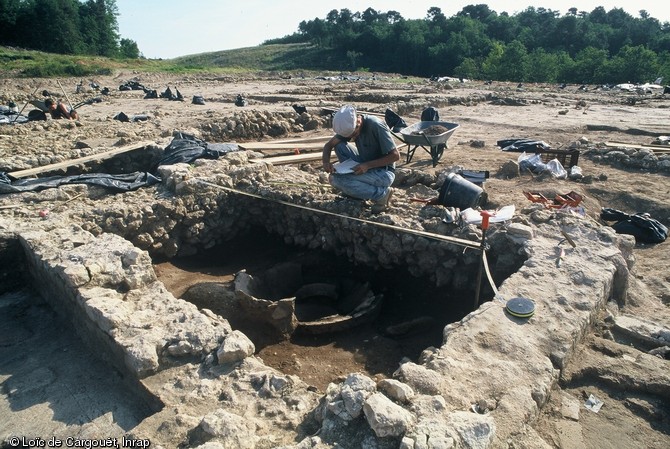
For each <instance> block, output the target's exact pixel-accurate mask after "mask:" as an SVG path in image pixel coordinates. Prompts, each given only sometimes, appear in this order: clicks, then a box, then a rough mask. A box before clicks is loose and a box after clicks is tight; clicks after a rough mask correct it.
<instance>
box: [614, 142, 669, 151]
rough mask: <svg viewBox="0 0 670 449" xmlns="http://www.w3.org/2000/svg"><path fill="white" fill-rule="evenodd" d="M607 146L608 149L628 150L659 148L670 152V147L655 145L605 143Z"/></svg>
mask: <svg viewBox="0 0 670 449" xmlns="http://www.w3.org/2000/svg"><path fill="white" fill-rule="evenodd" d="M605 145H606V146H608V147H627V148H650V149H651V148H658V149H661V150H670V145H655V144H653V143H650V144H646V145H636V144H634V143H626V142H615V141H611V142H605Z"/></svg>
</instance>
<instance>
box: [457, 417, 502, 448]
mask: <svg viewBox="0 0 670 449" xmlns="http://www.w3.org/2000/svg"><path fill="white" fill-rule="evenodd" d="M449 425H450V426H451V427H452V428H454V429H455V430H456V432H457V433H458V435H459V436H460V437H461V440H463V442H464V446H465V447H468V448H471V449H487V448H488V447H490V445H491V443H492V442H493V439H494V437H495V433H496V425H495V422H494V421H493V418H491V417H490V416H489V415H479V414H477V413H469V412H454V413H452V414H451V415H449Z"/></svg>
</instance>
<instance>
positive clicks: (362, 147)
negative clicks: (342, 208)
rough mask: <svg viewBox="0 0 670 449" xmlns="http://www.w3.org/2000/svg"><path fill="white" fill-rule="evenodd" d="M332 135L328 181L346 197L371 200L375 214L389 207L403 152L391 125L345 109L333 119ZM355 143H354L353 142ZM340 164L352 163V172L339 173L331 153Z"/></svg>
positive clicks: (326, 161) (327, 156)
mask: <svg viewBox="0 0 670 449" xmlns="http://www.w3.org/2000/svg"><path fill="white" fill-rule="evenodd" d="M333 131H335V136H333V137H332V138H331V139H330V140H329V141H328V142H327V143H326V144H325V145H324V146H323V156H322V162H323V169H324V171H326V172H327V173H330V176H329V177H328V181H329V182H330V184H331V185H332V186H333V187H335V188H337V189H339V190H341V191H342V192H343V193H344V194H345V195H348V196H351V197H354V198H358V199H361V200H372V201H373V203H374V204H373V205H372V213H375V214H378V213H381V212H383V211H385V210H386V209H387V207H388V204H389V201H390V199H391V195H392V193H393V191H392V189H391V184H393V181H394V180H395V162H396V161H397V160H399V159H400V153H399V152H398V149H397V148H396V144H395V142H394V141H393V135H392V134H391V131H390V130H389V128H388V126H386V124H385V123H384V122H383V121H382V120H381V119H379V118H377V117H375V116H372V115H359V114H357V113H356V109H355V108H354V107H353V106H351V105H346V106H342V107H341V108H340V110H339V111H337V112H336V113H335V115H334V116H333ZM351 142H353V143H351ZM333 149H335V155H336V156H337V159H338V161H339V162H345V161H350V163H351V164H350V165H351V170H348V172H344V173H343V172H338V171H337V167H334V166H333V164H331V163H330V157H331V152H332V150H333Z"/></svg>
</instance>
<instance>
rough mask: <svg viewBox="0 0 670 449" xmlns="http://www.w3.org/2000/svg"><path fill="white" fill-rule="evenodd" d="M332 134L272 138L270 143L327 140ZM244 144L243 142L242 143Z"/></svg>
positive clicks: (324, 141)
mask: <svg viewBox="0 0 670 449" xmlns="http://www.w3.org/2000/svg"><path fill="white" fill-rule="evenodd" d="M332 137H333V136H332V135H330V136H313V137H303V138H297V137H296V138H293V139H279V140H273V141H271V142H272V143H301V142H323V143H326V142H328V141H329V140H330V139H331V138H332ZM243 145H244V144H243Z"/></svg>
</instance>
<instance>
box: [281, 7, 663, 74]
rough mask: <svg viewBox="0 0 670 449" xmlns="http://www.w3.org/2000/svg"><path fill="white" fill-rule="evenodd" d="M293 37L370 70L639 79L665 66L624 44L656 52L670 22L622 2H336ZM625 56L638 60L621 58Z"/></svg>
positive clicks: (304, 23)
mask: <svg viewBox="0 0 670 449" xmlns="http://www.w3.org/2000/svg"><path fill="white" fill-rule="evenodd" d="M297 38H300V39H302V41H305V42H311V43H312V44H313V45H314V46H316V47H319V48H328V49H331V50H333V51H334V52H335V53H336V54H340V55H350V56H349V59H350V60H351V55H356V58H355V59H356V63H357V64H360V65H365V66H366V67H370V68H371V70H375V71H395V72H400V73H404V74H409V75H417V76H433V75H436V76H439V75H452V76H454V75H455V76H468V74H470V75H472V74H476V75H477V76H482V77H485V78H490V79H499V80H510V81H535V82H577V83H596V82H597V83H611V82H615V79H619V78H620V77H621V76H623V75H622V74H625V76H626V77H627V78H630V79H641V80H644V79H645V77H648V76H649V74H651V73H657V75H654V76H653V77H652V78H651V79H655V78H656V77H657V76H658V75H663V76H665V77H666V79H670V73H668V71H667V65H665V64H661V63H659V62H658V60H655V58H654V57H653V55H652V54H651V53H648V52H646V51H645V52H643V51H642V50H641V49H638V50H636V51H634V52H631V51H630V50H625V51H624V49H628V48H637V47H643V48H644V49H646V50H648V51H650V52H652V53H654V54H655V55H656V56H657V58H658V54H659V53H661V52H670V24H669V23H660V22H659V21H658V20H656V19H654V18H652V17H650V16H649V14H648V13H646V12H645V11H641V13H640V17H633V16H631V15H630V14H628V13H626V12H625V11H624V10H623V9H620V8H614V9H612V10H610V11H606V10H605V9H604V8H603V7H597V8H595V9H593V11H591V12H588V11H580V10H579V9H578V8H574V7H573V8H569V9H568V10H567V11H565V13H564V14H561V12H560V11H553V10H551V9H546V8H541V7H538V8H535V7H528V8H526V9H525V10H524V11H521V12H520V13H518V14H516V15H514V16H510V15H508V14H507V13H503V14H500V15H499V14H498V13H496V12H495V11H493V10H491V9H490V8H489V7H488V6H487V5H484V4H478V5H469V6H465V7H464V8H463V9H462V10H461V11H460V12H459V13H457V14H456V15H455V16H453V17H446V16H445V15H444V14H443V13H442V10H441V9H440V8H438V7H431V8H430V9H428V11H427V14H426V17H425V18H424V19H418V20H404V19H403V18H402V17H401V16H400V15H399V14H398V13H396V12H394V11H388V12H382V11H376V10H374V9H372V8H368V9H366V10H365V11H364V12H363V13H358V12H355V13H352V12H351V11H350V10H348V9H342V10H339V11H338V10H335V9H334V10H332V11H330V12H329V13H328V15H327V16H326V17H325V18H324V19H319V18H316V19H314V20H309V21H303V22H301V23H300V26H299V30H298V33H296V34H295V35H294V36H293V38H292V39H293V40H292V41H291V42H295V41H296V39H297ZM273 42H275V43H280V42H283V41H282V39H277V40H273ZM284 42H289V41H288V40H286V41H284ZM621 51H624V53H623V54H622V56H619V53H620V52H621ZM624 55H625V56H624ZM625 57H630V58H633V59H631V60H632V61H635V63H626V61H625ZM657 58H656V59H657ZM573 71H574V72H573ZM617 71H621V72H617ZM468 77H469V76H468ZM647 81H648V79H647Z"/></svg>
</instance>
